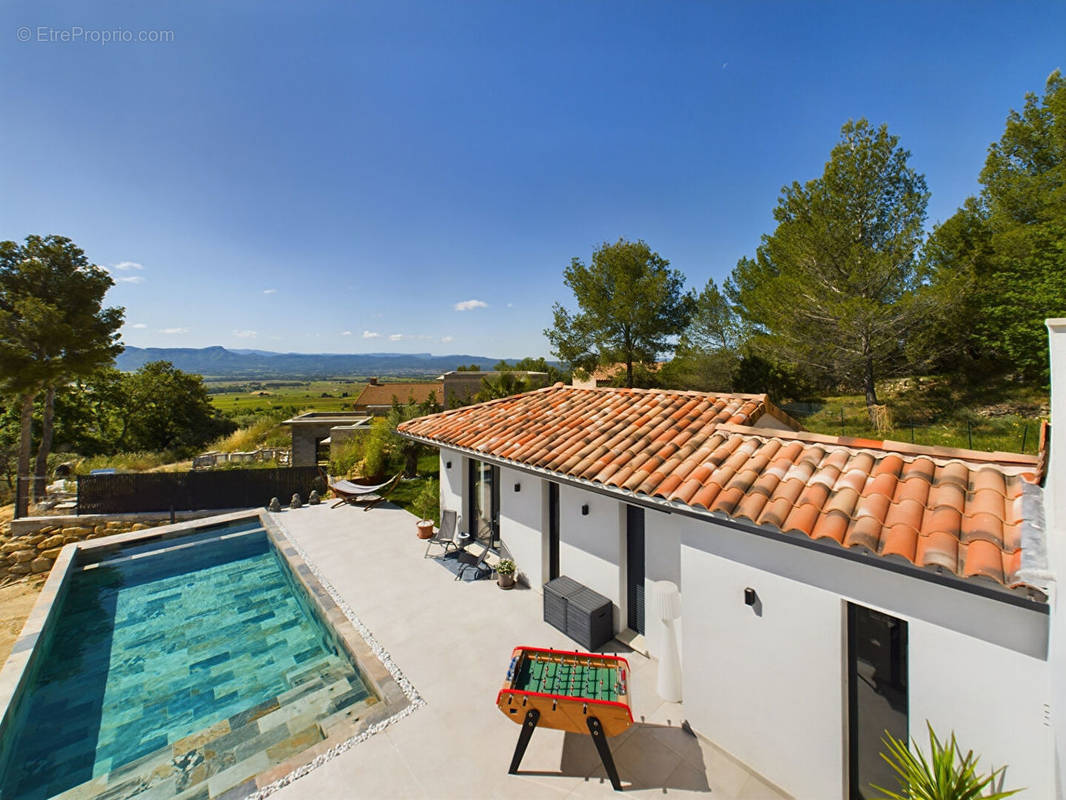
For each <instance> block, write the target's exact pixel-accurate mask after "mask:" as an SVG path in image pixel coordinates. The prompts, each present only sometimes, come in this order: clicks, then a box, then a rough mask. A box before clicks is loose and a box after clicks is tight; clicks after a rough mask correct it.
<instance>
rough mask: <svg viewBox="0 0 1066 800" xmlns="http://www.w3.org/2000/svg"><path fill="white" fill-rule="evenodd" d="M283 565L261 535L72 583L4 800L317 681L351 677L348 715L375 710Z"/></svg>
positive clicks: (4, 782)
mask: <svg viewBox="0 0 1066 800" xmlns="http://www.w3.org/2000/svg"><path fill="white" fill-rule="evenodd" d="M277 559H278V556H277V555H276V554H275V552H274V551H273V549H272V546H271V545H270V544H269V542H268V540H267V539H266V536H265V535H263V534H258V535H257V534H251V535H249V536H244V537H239V538H237V539H228V540H226V541H224V542H214V543H210V544H208V543H204V544H198V545H196V546H194V547H192V548H187V549H185V550H181V551H174V552H172V553H163V554H155V555H152V556H146V557H143V558H138V559H135V560H132V561H127V562H121V563H117V564H115V565H102V566H100V567H98V568H96V569H93V570H87V571H84V572H79V573H75V574H74V575H72V577H71V585H70V590H69V592H68V593H67V596H66V597H65V599H64V600H63V603H62V606H61V608H60V609H58V610H59V615H58V624H57V626H56V631H55V635H54V637H53V639H52V642H51V644H50V646H49V647H48V648H47V649H46V650H45V651H44V652H42V653H41V654H40V656H41V660H40V662H39V663H40V664H41V666H40V668H39V669H38V670H37V674H36V676H35V677H34V679H33V681H32V682H31V685H30V687H29V690H28V692H27V694H26V696H25V697H24V698H23V700H22V703H23V706H24V712H25V713H23V714H22V718H23V723H22V724H21V725H20V726H19V728H18V729H17V730H15V731H13V732H11V731H6V732H5V736H7V735H14V737H15V739H14V742H13V747H12V748H11V757H10V758H9V759H8V763H7V765H6V767H5V766H4V765H0V796H2V797H3V798H4V800H8V798H12V799H13V800H16V799H17V800H37V798H42V799H43V798H45V797H48V796H50V795H51V794H54V793H58V792H60V791H65V790H66V789H69V788H71V787H73V786H76V785H77V784H79V783H82V782H84V781H86V780H89V779H90V778H92V777H93V776H94V775H95V776H99V775H102V774H105V773H106V772H108V771H109V770H111V769H118V768H120V767H122V766H123V765H127V764H129V763H130V762H132V761H135V760H136V759H138V758H142V757H144V756H146V755H148V754H150V753H152V752H153V751H155V750H158V749H160V748H162V747H165V746H167V745H168V743H173V742H175V741H177V740H179V739H182V738H184V737H186V736H189V735H190V734H193V733H196V732H198V731H201V730H203V729H205V728H208V727H210V726H211V725H213V724H215V723H216V722H220V721H221V720H223V719H227V718H228V719H230V720H238V721H239V720H242V719H244V718H248V719H254V718H256V717H257V716H258V715H261V714H259V713H258V712H257V709H258V711H259V712H263V713H269V712H266V711H263V710H264V709H272V708H276V707H277V700H276V698H277V696H278V695H281V694H284V693H285V692H288V691H290V690H291V689H293V688H294V686H296V685H298V684H300V683H301V682H306V681H309V680H311V677H309V676H314V675H315V674H316V672H317V673H318V674H321V675H323V676H325V675H327V674H328V675H330V676H331V677H330V679H329V680H330V682H333V681H334V680H336V677H335V673H336V672H337V670H338V669H339V668H340V669H341V670H342V672H344V674H343V675H342V677H343V678H346V679H347V680H348V681H349V683H350V684H351V686H352V687H353V689H352V692H350V693H346V694H345V695H343V696H342V698H336V700H335V702H355V699H356V698H357V697H358V698H365V697H366V696H367V693H366V690H365V687H364V684H363V683H362V680H361V679H360V677H359V675H358V672H357V671H356V670H355V668H354V667H353V666H352V665H351V664H350V663H348V662H347V661H341V660H339V659H338V656H337V655H336V653H335V648H334V647H333V645H332V644H331V639H330V638H329V636H328V635H327V634H326V632H325V630H324V629H323V628H322V627H321V625H320V623H319V622H317V621H316V620H315V618H314V616H313V614H311V613H310V609H309V608H308V607H307V604H306V600H305V599H304V598H302V597H298V596H297V595H296V594H295V593H294V591H293V589H292V588H291V586H290V583H289V579H288V578H287V577H286V576H285V574H284V573H283V571H282V570H283V567H282V566H281V565H280V563H279V562H278V560H277ZM338 665H340V667H339V666H338ZM290 678H291V680H290ZM293 681H295V682H296V683H294V682H293ZM242 714H244V715H245V717H242V716H241V715H242ZM231 724H232V722H231Z"/></svg>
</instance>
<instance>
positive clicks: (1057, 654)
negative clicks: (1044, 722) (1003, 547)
mask: <svg viewBox="0 0 1066 800" xmlns="http://www.w3.org/2000/svg"><path fill="white" fill-rule="evenodd" d="M1046 324H1047V329H1048V346H1049V349H1050V351H1051V435H1050V437H1049V441H1048V443H1047V446H1048V448H1049V453H1048V456H1049V458H1048V463H1047V477H1046V478H1045V480H1044V523H1045V530H1046V532H1047V533H1046V542H1047V561H1048V568H1049V570H1050V572H1051V575H1052V577H1053V580H1052V581H1051V582H1050V586H1049V587H1048V588H1049V592H1048V604H1049V606H1050V610H1051V614H1050V620H1049V629H1050V631H1049V636H1048V666H1049V667H1050V669H1049V672H1050V675H1051V703H1050V705H1051V717H1052V730H1053V731H1054V747H1055V759H1056V761H1057V763H1058V764H1059V768H1058V770H1057V771H1056V772H1057V775H1056V781H1057V783H1058V785H1057V787H1056V797H1060V798H1061V797H1066V319H1062V318H1060V319H1049V320H1047V322H1046Z"/></svg>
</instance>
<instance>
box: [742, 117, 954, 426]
mask: <svg viewBox="0 0 1066 800" xmlns="http://www.w3.org/2000/svg"><path fill="white" fill-rule="evenodd" d="M909 155H910V154H909V153H908V152H907V151H906V150H904V149H903V148H901V147H900V146H899V140H898V139H897V138H896V137H895V136H891V135H890V134H889V133H888V130H887V128H886V127H885V126H884V125H882V126H881V127H879V128H874V127H873V126H871V125H870V124H869V123H868V122H867V121H866V120H859V121H858V122H848V123H847V124H846V125H844V127H843V129H842V131H841V139H840V142H839V143H838V144H837V145H836V146H835V147H834V148H833V150H832V153H831V155H830V159H829V161H828V163H827V164H826V165H825V170H824V172H823V173H822V175H821V177H819V178H816V179H814V180H811V181H808V182H807V183H805V184H800V183H798V182H794V183H792V184H791V185H789V186H786V187H784V188H783V189H782V193H781V198H780V200H779V201H778V205H777V208H775V209H774V219H775V220H776V221H777V228H776V230H775V231H774V232H773V233H772V234H770V235H768V236H764V237H763V240H762V244H761V245H760V246H759V248H758V250H757V251H756V255H755V258H753V259H752V258H743V259H741V260H740V262H739V263H738V264H737V266H736V269H735V270H734V271H733V273H732V276H731V277H730V279H729V281H728V283H727V285H726V293H727V294H728V296H729V297H730V299H731V300H733V302H734V303H735V304H736V305H737V306H738V309H739V310H740V312H741V314H742V315H743V317H744V319H745V321H747V322H748V323H750V324H751V325H752V326H753V328H754V333H755V334H756V335H755V336H754V337H753V348H754V350H755V352H756V353H757V354H760V355H763V356H765V357H767V358H768V359H769V360H771V361H776V362H780V363H784V364H793V363H795V364H802V365H806V366H807V367H809V368H810V369H811V370H813V371H814V372H815V373H817V374H820V375H822V376H823V377H829V378H831V379H833V380H836V381H840V382H843V383H846V384H850V385H854V386H861V387H862V389H863V391H864V392H865V394H866V402H867V405H874V404H876V403H877V402H878V399H877V391H876V388H875V380H876V378H877V376H878V375H879V374H884V373H886V372H887V371H889V370H891V368H892V367H893V366H898V365H900V364H901V362H902V352H901V350H902V347H901V343H902V342H903V341H904V340H905V338H906V337H907V335H908V334H909V333H910V332H911V331H913V329H915V328H916V327H918V326H920V325H921V324H922V323H923V320H924V319H926V318H927V317H928V316H929V314H930V311H931V308H932V307H934V306H935V302H936V300H937V297H938V295H936V294H934V293H932V292H925V291H922V290H921V289H922V287H921V276H920V273H919V269H918V264H917V258H916V254H917V251H918V247H919V245H920V244H921V241H922V224H923V221H924V219H925V208H926V203H927V201H928V198H929V193H928V192H927V191H926V185H925V179H924V178H923V177H922V176H921V175H920V174H918V173H917V172H915V171H914V170H913V169H912V168H911V167H910V166H908V164H907V160H908V158H909Z"/></svg>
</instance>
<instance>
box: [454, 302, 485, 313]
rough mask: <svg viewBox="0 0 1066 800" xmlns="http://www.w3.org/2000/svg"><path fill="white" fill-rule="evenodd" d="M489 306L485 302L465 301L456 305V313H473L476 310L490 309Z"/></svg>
mask: <svg viewBox="0 0 1066 800" xmlns="http://www.w3.org/2000/svg"><path fill="white" fill-rule="evenodd" d="M488 307H489V304H488V303H486V302H485V301H484V300H463V301H462V302H459V303H456V304H455V310H456V311H473V310H474V309H475V308H488Z"/></svg>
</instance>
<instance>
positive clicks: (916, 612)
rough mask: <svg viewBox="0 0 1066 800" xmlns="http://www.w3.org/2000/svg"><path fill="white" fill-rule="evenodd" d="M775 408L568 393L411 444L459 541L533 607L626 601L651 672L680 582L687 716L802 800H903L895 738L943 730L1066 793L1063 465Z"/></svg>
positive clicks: (761, 402) (740, 400)
mask: <svg viewBox="0 0 1066 800" xmlns="http://www.w3.org/2000/svg"><path fill="white" fill-rule="evenodd" d="M1056 325H1058V324H1057V323H1053V324H1051V328H1052V331H1053V336H1052V350H1053V354H1054V355H1053V370H1054V375H1055V378H1056V379H1058V378H1060V377H1062V374H1063V372H1066V345H1060V343H1059V342H1058V340H1057V338H1056V337H1059V336H1061V337H1063V338H1064V339H1066V322H1064V323H1062V324H1061V325H1058V326H1057V327H1056ZM693 402H696V403H697V404H696V405H693ZM1063 405H1064V402H1063V398H1061V397H1059V396H1058V395H1056V398H1055V399H1054V400H1053V412H1054V413H1056V414H1061V415H1062V417H1066V408H1063V407H1061V406H1063ZM656 409H658V410H659V412H661V413H658V412H656ZM772 410H773V409H772V406H770V405H769V403H766V402H765V398H759V397H755V396H736V395H719V396H714V395H699V394H698V393H692V392H657V391H655V390H648V391H642V390H613V389H573V388H571V387H562V386H561V385H557V386H555V387H549V388H547V389H542V390H539V391H537V392H530V393H527V394H526V395H520V396H518V397H516V398H506V399H504V400H500V401H493V402H492V403H486V404H481V405H480V406H473V407H468V408H462V409H455V410H453V411H448V412H444V413H443V414H438V415H433V416H430V417H425V418H422V419H421V420H415V421H413V422H412V423H407V424H406V425H405V426H404V427H403V428H402V429H401V433H403V434H404V435H407V436H409V437H410V438H414V439H417V440H419V441H423V442H425V443H428V444H432V445H434V446H437V447H439V448H440V474H441V504H442V507H444V508H448V509H454V510H456V511H458V512H459V514H460V516H461V522H460V530H462V531H465V532H469V533H470V535H471V536H472V537H477V538H480V539H482V540H483V541H486V542H488V543H492V544H493V545H494V546H497V547H498V548H499V549H500V550H501V551H503V552H506V553H507V554H508V555H509V556H510V557H511V558H513V559H514V560H515V562H516V563H517V565H518V569H519V572H520V574H521V575H522V576H523V578H524V580H525V581H526V582H528V584H529V585H530V586H531V587H533V588H534V589H540V587H542V586H543V584H544V583H545V582H546V581H548V580H550V579H552V578H554V577H557V576H559V575H565V576H568V577H570V578H572V579H574V580H576V581H578V582H580V583H582V584H584V585H586V586H588V587H589V588H591V589H594V590H595V591H597V592H599V593H600V594H602V595H604V596H606V597H607V598H609V599H610V600H611V602H612V604H613V612H614V630H615V632H616V635H618V637H619V638H621V639H622V640H623V641H626V642H629V643H631V645H632V646H634V647H635V648H637V649H642V650H645V651H646V652H648V653H649V654H650V655H651V656H652V657H658V656H660V654H661V652H662V648H663V647H664V646H665V644H666V641H665V638H664V629H663V624H662V623H661V622H660V621H659V620H658V619H656V618H655V615H654V614H653V613H651V612H650V611H649V610H647V609H645V598H650V597H651V593H652V591H653V588H654V587H653V583H654V582H656V581H671V582H673V583H674V584H676V585H677V586H678V588H679V589H680V593H681V598H682V602H681V606H682V612H681V617H680V620H679V621H678V623H677V630H678V631H679V639H680V642H679V650H680V654H681V668H682V690H683V691H682V693H683V702H684V709H685V713H686V715H687V718H688V722H689V723H690V725H691V726H692V728H693V729H695V730H696V731H697V732H699V733H700V734H702V735H704V736H706V737H707V738H709V739H710V740H712V741H713V742H715V744H717V745H718V746H720V747H722V748H723V749H725V750H727V751H728V752H730V753H731V754H732V755H734V756H735V757H736V758H738V759H739V760H740V761H742V762H744V763H745V764H747V765H748V766H750V767H751V768H752V769H754V770H756V771H757V772H759V773H760V774H762V775H763V776H765V777H766V778H768V779H769V780H770V781H772V782H774V783H776V784H777V785H778V786H780V787H781V788H782V789H784V790H786V791H787V792H789V793H791V794H793V795H794V796H796V797H798V798H812V800H821V799H822V798H852V797H860V796H868V794H867V792H868V786H869V785H870V784H871V783H873V784H881V785H884V786H887V787H893V788H894V787H895V786H896V783H895V781H894V778H893V777H892V775H891V773H889V772H887V771H886V770H887V767H886V766H885V765H884V764H883V762H882V760H881V759H880V757H879V755H878V754H879V753H880V751H881V749H882V747H881V741H880V739H881V734H882V732H883V731H885V730H886V729H887V730H888V731H890V732H892V733H893V734H894V735H896V736H909V737H913V738H914V739H916V740H917V741H918V742H920V743H924V742H925V741H926V740H927V729H926V726H927V723H928V724H930V725H932V727H933V729H934V730H935V731H936V732H937V733H938V735H940V736H942V737H943V736H946V735H948V734H949V733H950V732H954V733H955V735H956V736H957V738H958V741H959V743H960V744H961V746H962V747H963V748H964V749H967V750H968V749H972V750H973V751H974V752H975V753H976V754H978V755H979V756H980V758H981V765H982V767H983V768H985V769H988V768H991V767H996V766H1000V765H1007V769H1006V773H1005V777H1004V785H1005V787H1006V788H1019V787H1024V788H1025V790H1026V791H1025V793H1024V795H1023V796H1026V797H1041V798H1054V797H1059V798H1061V797H1063V792H1062V778H1061V776H1060V774H1059V772H1060V770H1059V766H1058V765H1059V764H1060V763H1062V759H1063V739H1064V738H1066V728H1064V727H1062V726H1063V723H1064V720H1063V719H1062V717H1061V708H1062V706H1061V704H1062V701H1063V698H1062V694H1063V688H1062V687H1063V683H1064V681H1066V660H1064V658H1063V655H1062V653H1063V651H1064V650H1066V643H1064V641H1063V639H1062V636H1063V635H1064V633H1063V632H1064V630H1066V626H1063V624H1062V618H1063V617H1064V616H1066V614H1060V613H1056V609H1057V605H1056V603H1057V601H1058V597H1057V594H1056V592H1055V576H1056V574H1058V572H1059V569H1056V568H1057V567H1059V568H1061V567H1066V554H1064V553H1062V552H1059V551H1060V550H1066V547H1063V545H1062V541H1061V539H1060V537H1061V532H1060V520H1061V521H1066V493H1064V492H1061V491H1059V492H1056V488H1057V485H1056V483H1055V482H1054V481H1053V480H1050V479H1049V480H1048V481H1047V484H1046V489H1045V488H1043V487H1042V486H1041V477H1042V475H1043V471H1044V465H1045V462H1044V461H1041V460H1040V459H1038V458H1034V457H1025V456H1012V455H1010V454H1003V453H997V454H987V453H985V454H982V453H974V452H971V451H955V450H946V449H943V448H920V447H914V446H911V445H902V444H898V443H893V442H868V441H864V442H857V441H855V440H844V439H839V438H837V437H825V436H818V435H814V434H807V433H804V432H794V431H792V430H791V429H790V426H789V425H788V424H777V423H776V422H775V421H774V420H773V419H767V417H768V415H770V412H771V411H772ZM760 420H761V422H762V424H761V425H760V424H759V422H760ZM782 421H783V422H788V421H787V419H785V418H783V417H782ZM1063 434H1066V431H1063V432H1062V433H1060V434H1053V435H1052V436H1051V441H1050V451H1051V459H1050V462H1049V465H1048V467H1049V468H1048V470H1047V474H1049V475H1052V476H1066V436H1064V435H1063ZM1060 439H1062V440H1064V441H1063V443H1062V444H1061V446H1060V447H1059V448H1058V452H1057V453H1056V447H1055V445H1056V443H1057V442H1058V441H1059V440H1060ZM664 443H666V444H669V443H672V446H673V447H674V448H675V449H674V450H673V451H671V448H670V446H667V447H666V449H662V448H663V447H664ZM649 452H650V453H657V454H658V455H657V456H656V455H652V456H649V458H648V463H646V464H645V465H644V469H643V471H640V470H636V469H630V467H632V464H628V465H627V464H626V463H625V461H626V459H627V458H628V459H629V461H638V460H641V459H642V458H643V455H642V454H645V453H649ZM1056 456H1058V458H1056ZM775 459H776V460H775ZM789 459H791V461H790V460H789ZM694 464H698V465H699V466H696V467H693V465H694ZM1060 464H1061V465H1060ZM859 467H863V468H864V469H865V470H866V474H865V475H863V474H860V470H859ZM889 474H891V475H892V476H894V477H890V478H886V477H884V476H885V475H889ZM590 475H592V476H593V478H590V477H589V476H590ZM797 478H798V479H799V481H798V482H797ZM1060 480H1062V477H1060ZM923 481H924V483H923ZM716 482H717V483H716ZM853 487H854V488H853ZM886 487H887V488H886ZM893 487H894V488H893ZM730 492H732V494H730ZM996 492H998V493H999V497H1000V500H999V501H997V500H996V496H997V495H996ZM852 493H854V497H853V496H852ZM760 494H761V495H763V496H761V497H760V496H759V495H760ZM1045 494H1046V495H1047V500H1048V501H1047V503H1046V504H1045ZM712 497H713V498H714V499H713V500H712V499H711V498H712ZM885 498H887V499H885ZM922 498H924V499H922ZM953 498H963V499H961V500H957V501H956V500H954V499H953ZM786 501H787V502H786ZM845 501H847V502H849V503H851V505H844V504H845ZM1055 503H1059V504H1062V505H1063V508H1061V509H1057V510H1055V509H1053V508H1052V506H1054V504H1055ZM775 504H777V505H776V506H775ZM834 504H835V505H834ZM916 504H917V505H916ZM919 505H920V506H921V507H920V508H919ZM1045 505H1047V511H1048V513H1047V514H1046V515H1045V513H1044V510H1045ZM1056 508H1057V507H1056ZM842 509H843V510H842ZM908 515H909V516H908ZM1045 516H1047V517H1048V519H1047V520H1046V521H1045ZM905 519H910V520H912V521H911V522H909V523H907V522H903V521H901V520H905ZM953 525H954V528H953V527H952V526H953ZM1048 531H1051V532H1052V533H1051V534H1049V533H1048ZM838 533H839V535H840V538H839V539H838V538H837V534H838ZM870 536H873V537H874V538H872V539H871V538H869V537H870ZM996 537H998V538H996Z"/></svg>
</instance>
